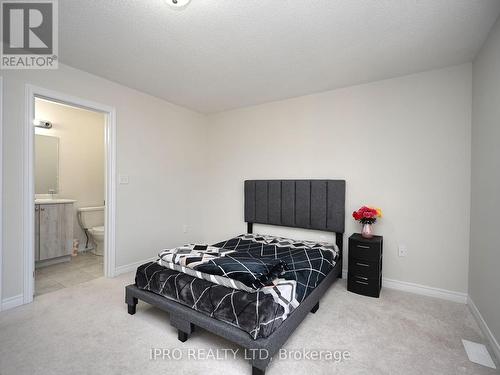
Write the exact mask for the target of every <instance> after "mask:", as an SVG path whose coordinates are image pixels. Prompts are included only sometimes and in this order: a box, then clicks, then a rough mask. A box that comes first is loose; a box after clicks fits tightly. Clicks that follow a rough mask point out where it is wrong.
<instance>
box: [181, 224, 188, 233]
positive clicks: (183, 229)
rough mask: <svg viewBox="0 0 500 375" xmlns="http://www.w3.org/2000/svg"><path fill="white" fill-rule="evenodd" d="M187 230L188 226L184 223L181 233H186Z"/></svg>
mask: <svg viewBox="0 0 500 375" xmlns="http://www.w3.org/2000/svg"><path fill="white" fill-rule="evenodd" d="M188 231H189V227H188V226H187V225H186V224H184V225H183V226H182V232H183V233H187V232H188Z"/></svg>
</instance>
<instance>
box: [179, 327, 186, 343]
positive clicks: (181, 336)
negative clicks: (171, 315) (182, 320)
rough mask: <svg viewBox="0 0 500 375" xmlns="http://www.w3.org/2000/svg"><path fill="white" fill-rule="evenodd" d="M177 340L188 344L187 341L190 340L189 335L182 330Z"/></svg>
mask: <svg viewBox="0 0 500 375" xmlns="http://www.w3.org/2000/svg"><path fill="white" fill-rule="evenodd" d="M177 338H178V339H179V341H180V342H186V341H187V339H188V338H189V335H188V334H187V333H186V332H183V331H181V330H180V329H178V330H177Z"/></svg>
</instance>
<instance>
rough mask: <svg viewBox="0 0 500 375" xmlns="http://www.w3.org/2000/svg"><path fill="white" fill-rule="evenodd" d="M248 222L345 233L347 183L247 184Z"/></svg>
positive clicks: (250, 181) (334, 181)
mask: <svg viewBox="0 0 500 375" xmlns="http://www.w3.org/2000/svg"><path fill="white" fill-rule="evenodd" d="M245 221H246V222H247V223H250V224H253V223H257V224H270V225H280V226H287V227H295V228H305V229H316V230H322V231H328V232H336V233H339V234H340V233H344V229H345V227H344V225H345V181H344V180H248V181H245Z"/></svg>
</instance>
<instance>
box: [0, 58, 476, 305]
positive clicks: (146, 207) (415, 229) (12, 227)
mask: <svg viewBox="0 0 500 375" xmlns="http://www.w3.org/2000/svg"><path fill="white" fill-rule="evenodd" d="M471 70H472V69H471V65H470V64H466V65H462V66H457V67H450V68H447V69H442V70H436V71H431V72H425V73H421V74H415V75H411V76H406V77H402V78H397V79H391V80H386V81H381V82H375V83H371V84H366V85H361V86H355V87H349V88H345V89H340V90H335V91H331V92H326V93H322V94H316V95H311V96H305V97H301V98H296V99H290V100H285V101H281V102H275V103H269V104H264V105H260V106H256V107H251V108H244V109H239V110H234V111H230V112H225V113H220V114H216V115H211V116H209V117H208V119H207V118H206V116H203V115H200V114H197V113H194V112H192V111H189V110H186V109H183V108H180V107H177V106H174V105H172V104H169V103H167V102H165V101H162V100H160V99H157V98H154V97H151V96H148V95H145V94H142V93H140V92H137V91H134V90H131V89H128V88H126V87H123V86H120V85H118V84H115V83H112V82H109V81H107V80H104V79H102V78H99V77H96V76H93V75H90V74H87V73H85V72H82V71H79V70H76V69H72V68H69V67H67V66H61V68H60V69H59V70H56V71H6V72H3V76H4V85H5V93H6V95H5V97H4V108H5V111H4V117H3V119H4V132H5V134H4V187H5V191H4V202H5V206H4V210H5V212H4V215H5V216H4V219H5V220H4V233H5V235H4V267H3V268H4V276H3V281H4V283H3V286H4V293H3V298H8V297H11V296H15V295H18V294H20V293H21V292H22V251H21V248H22V238H23V237H22V196H21V191H22V189H21V186H22V157H23V134H22V132H23V130H22V128H23V121H24V100H25V98H24V95H25V92H24V90H25V84H26V83H31V84H35V85H38V86H42V87H45V88H49V89H52V90H56V91H61V92H65V93H67V94H70V95H74V96H79V97H82V98H85V99H89V100H92V101H96V102H100V103H103V104H106V105H109V106H114V107H116V109H117V156H118V165H117V170H118V173H121V174H128V175H129V176H130V184H129V185H118V188H117V266H121V265H127V264H131V263H133V262H137V261H140V260H143V259H146V258H148V257H152V256H154V255H155V254H156V253H157V251H158V249H160V248H162V247H168V246H175V245H178V244H180V243H184V242H186V241H201V240H208V241H217V240H220V239H221V238H224V237H227V236H231V235H234V234H236V233H241V232H244V231H245V229H246V228H245V224H244V222H243V180H245V179H254V178H343V179H346V180H347V217H346V220H347V226H346V235H350V234H351V233H353V232H357V231H359V225H357V224H356V223H354V222H353V221H352V219H351V218H350V216H349V215H350V212H351V211H352V210H354V209H355V208H357V207H359V206H360V205H361V204H364V203H367V204H373V205H377V206H380V207H382V208H383V209H384V213H385V217H384V218H383V219H382V220H381V221H380V222H379V223H377V224H376V231H377V232H378V233H380V234H383V235H384V238H385V243H384V246H385V255H384V276H385V277H387V278H391V279H396V280H401V281H408V282H414V283H419V284H424V285H428V286H433V287H438V288H443V289H448V290H452V291H458V292H465V291H466V290H467V270H468V243H469V211H470V131H471V128H470V127H471ZM207 125H208V126H207ZM202 213H204V214H203V215H201V214H202ZM184 224H187V225H188V226H189V231H188V233H183V231H182V229H183V228H182V227H183V225H184ZM256 230H258V231H266V230H267V231H268V232H271V233H277V234H280V233H283V234H290V233H292V234H294V235H295V236H296V237H298V238H300V237H308V238H314V237H317V236H318V235H319V234H318V233H312V234H311V233H305V232H304V231H299V232H297V231H294V230H291V231H289V232H288V233H287V232H283V231H282V230H276V229H275V228H269V227H268V228H262V227H258V226H257V228H256ZM398 244H405V245H406V246H407V247H408V249H409V254H408V256H407V257H406V258H399V257H398V256H397V245H398Z"/></svg>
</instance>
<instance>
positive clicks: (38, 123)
mask: <svg viewBox="0 0 500 375" xmlns="http://www.w3.org/2000/svg"><path fill="white" fill-rule="evenodd" d="M33 125H35V128H42V129H51V128H52V123H51V122H50V121H42V120H37V119H34V120H33Z"/></svg>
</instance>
